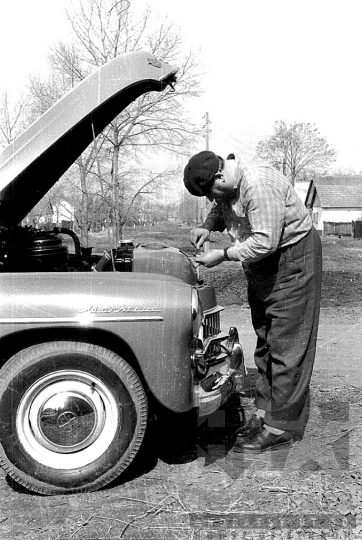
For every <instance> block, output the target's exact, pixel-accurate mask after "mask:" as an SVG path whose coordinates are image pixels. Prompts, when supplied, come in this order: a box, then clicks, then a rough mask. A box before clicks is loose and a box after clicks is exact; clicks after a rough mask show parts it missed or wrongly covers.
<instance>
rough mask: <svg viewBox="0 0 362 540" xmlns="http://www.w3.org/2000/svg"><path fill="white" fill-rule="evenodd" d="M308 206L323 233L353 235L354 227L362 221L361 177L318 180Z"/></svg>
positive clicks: (308, 196) (329, 177) (308, 197)
mask: <svg viewBox="0 0 362 540" xmlns="http://www.w3.org/2000/svg"><path fill="white" fill-rule="evenodd" d="M305 205H306V207H307V208H308V209H309V211H310V213H311V215H312V219H313V223H314V226H315V227H316V229H317V230H319V231H320V232H321V233H323V234H338V235H352V234H353V229H352V223H353V222H355V221H360V220H362V176H324V177H319V178H315V179H314V180H312V181H311V182H310V185H309V189H308V192H307V196H306V200H305Z"/></svg>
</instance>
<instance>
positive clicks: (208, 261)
mask: <svg viewBox="0 0 362 540" xmlns="http://www.w3.org/2000/svg"><path fill="white" fill-rule="evenodd" d="M223 260H224V251H223V250H222V249H212V250H211V251H208V252H207V253H204V254H203V255H196V257H195V262H196V263H197V264H202V265H203V266H206V268H212V267H213V266H216V265H217V264H220V263H221V262H223Z"/></svg>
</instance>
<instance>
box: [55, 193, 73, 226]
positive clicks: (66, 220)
mask: <svg viewBox="0 0 362 540" xmlns="http://www.w3.org/2000/svg"><path fill="white" fill-rule="evenodd" d="M52 210H53V215H52V221H53V223H55V224H59V225H61V226H62V227H70V228H72V226H73V223H74V206H73V205H72V204H70V203H69V202H68V201H65V200H64V199H62V200H60V201H59V202H58V203H57V204H56V205H55V204H54V205H53V207H52Z"/></svg>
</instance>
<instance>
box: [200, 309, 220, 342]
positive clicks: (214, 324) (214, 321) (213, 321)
mask: <svg viewBox="0 0 362 540" xmlns="http://www.w3.org/2000/svg"><path fill="white" fill-rule="evenodd" d="M202 326H203V329H204V339H206V338H208V337H210V336H216V334H218V333H219V332H220V312H219V311H218V312H217V313H212V314H210V315H207V314H206V315H205V320H204V322H203V325H202Z"/></svg>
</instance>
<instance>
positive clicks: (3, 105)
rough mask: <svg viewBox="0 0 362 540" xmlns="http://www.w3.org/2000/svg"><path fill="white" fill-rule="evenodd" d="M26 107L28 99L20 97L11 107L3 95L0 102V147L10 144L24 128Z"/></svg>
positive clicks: (5, 94) (5, 95) (6, 96)
mask: <svg viewBox="0 0 362 540" xmlns="http://www.w3.org/2000/svg"><path fill="white" fill-rule="evenodd" d="M27 105H28V99H27V98H26V97H22V98H20V99H19V100H18V101H17V102H16V103H15V104H14V105H13V106H11V105H10V103H9V98H8V93H7V92H4V93H3V95H2V98H1V101H0V145H1V146H2V147H3V148H5V147H6V146H8V145H9V144H10V143H12V141H13V140H14V139H15V138H16V137H17V136H18V135H19V133H21V132H22V131H23V130H24V128H25V127H26V124H27V121H26V120H25V111H26V108H27Z"/></svg>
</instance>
